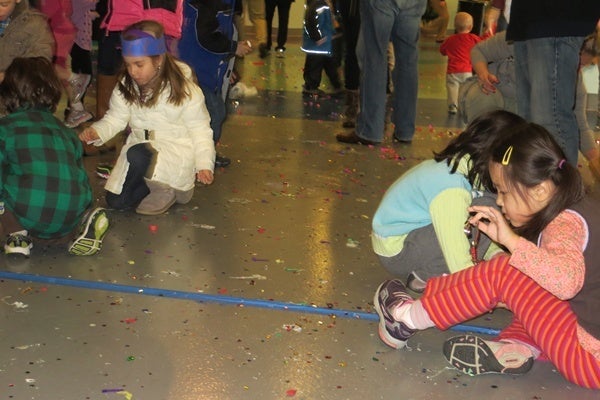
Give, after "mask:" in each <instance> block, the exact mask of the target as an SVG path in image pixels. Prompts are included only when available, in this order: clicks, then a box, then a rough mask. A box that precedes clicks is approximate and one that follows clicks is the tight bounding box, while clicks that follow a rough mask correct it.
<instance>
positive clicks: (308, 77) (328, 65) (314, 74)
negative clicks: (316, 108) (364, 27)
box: [304, 53, 342, 90]
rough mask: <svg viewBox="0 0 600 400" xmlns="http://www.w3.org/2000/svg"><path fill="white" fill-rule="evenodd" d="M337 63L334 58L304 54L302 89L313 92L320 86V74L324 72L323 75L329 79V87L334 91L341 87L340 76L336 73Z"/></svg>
mask: <svg viewBox="0 0 600 400" xmlns="http://www.w3.org/2000/svg"><path fill="white" fill-rule="evenodd" d="M338 67H339V61H338V60H337V58H336V57H327V56H323V55H317V54H310V53H307V54H306V60H305V62H304V89H306V90H315V89H318V88H319V86H320V85H321V74H322V73H323V70H325V74H326V75H327V77H328V78H329V81H330V82H331V85H332V86H333V87H334V88H335V89H340V88H341V87H342V82H341V81H340V75H339V73H338Z"/></svg>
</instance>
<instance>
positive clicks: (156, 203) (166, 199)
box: [135, 179, 175, 215]
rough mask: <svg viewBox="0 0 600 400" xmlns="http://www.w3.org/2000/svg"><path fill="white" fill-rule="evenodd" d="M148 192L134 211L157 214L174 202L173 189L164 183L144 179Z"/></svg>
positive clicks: (143, 213)
mask: <svg viewBox="0 0 600 400" xmlns="http://www.w3.org/2000/svg"><path fill="white" fill-rule="evenodd" d="M146 185H148V189H150V194H149V195H148V196H146V197H144V199H143V200H142V202H141V203H140V204H139V205H138V206H137V208H136V209H135V212H137V213H138V214H142V215H159V214H163V213H164V212H165V211H167V210H168V209H169V208H171V206H172V205H173V204H175V189H173V188H172V187H171V186H169V185H167V184H166V183H162V182H158V181H151V180H150V179H146Z"/></svg>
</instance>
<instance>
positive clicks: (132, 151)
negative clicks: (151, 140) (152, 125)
mask: <svg viewBox="0 0 600 400" xmlns="http://www.w3.org/2000/svg"><path fill="white" fill-rule="evenodd" d="M156 156H157V153H156V150H154V148H152V146H150V144H148V143H140V144H136V145H133V146H131V147H130V148H129V149H128V150H127V161H128V162H129V169H128V170H127V176H126V177H125V183H124V184H123V189H122V190H121V194H115V193H112V192H106V203H107V204H108V206H109V207H111V208H114V209H116V210H128V209H131V208H135V207H137V205H138V204H139V203H140V202H141V201H142V200H143V199H144V197H146V196H147V195H148V194H149V193H150V190H149V189H148V186H147V185H146V182H145V180H144V177H145V176H146V175H147V173H148V170H149V169H150V168H151V167H152V166H153V165H154V163H155V162H156Z"/></svg>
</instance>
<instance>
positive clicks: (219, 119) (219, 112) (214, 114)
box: [200, 86, 227, 144]
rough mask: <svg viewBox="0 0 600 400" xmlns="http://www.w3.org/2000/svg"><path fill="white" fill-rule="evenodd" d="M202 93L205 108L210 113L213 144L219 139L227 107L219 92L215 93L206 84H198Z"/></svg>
mask: <svg viewBox="0 0 600 400" xmlns="http://www.w3.org/2000/svg"><path fill="white" fill-rule="evenodd" d="M200 88H201V89H202V93H203V94H204V102H205V104H206V109H207V110H208V114H209V115H210V129H212V131H213V141H214V142H215V144H217V143H218V142H219V140H220V139H221V128H222V127H223V122H225V118H226V117H227V108H226V106H225V102H224V101H223V94H222V93H221V92H218V93H215V92H213V91H212V90H210V88H208V87H206V86H200Z"/></svg>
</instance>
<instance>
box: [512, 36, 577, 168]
mask: <svg viewBox="0 0 600 400" xmlns="http://www.w3.org/2000/svg"><path fill="white" fill-rule="evenodd" d="M582 43H583V37H551V38H542V39H530V40H526V41H522V42H515V43H514V52H515V82H516V95H517V112H518V113H519V114H520V115H521V116H522V117H523V118H525V119H526V120H528V121H531V122H535V123H536V124H539V125H542V126H543V127H544V128H546V129H547V130H548V131H549V132H550V133H551V134H552V135H553V136H554V138H555V139H556V141H557V142H558V144H559V145H560V146H561V148H562V149H563V151H564V152H565V155H566V157H567V160H568V161H569V162H570V163H571V164H573V165H577V157H578V149H579V129H578V127H577V119H576V118H575V112H574V105H575V93H576V88H577V68H578V66H579V49H580V48H581V45H582Z"/></svg>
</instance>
